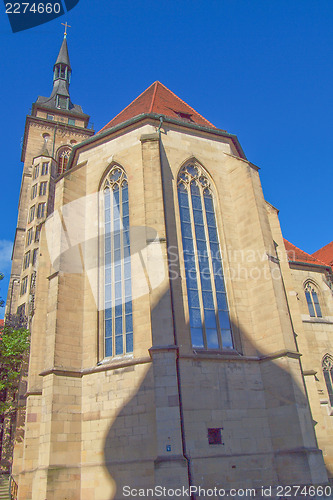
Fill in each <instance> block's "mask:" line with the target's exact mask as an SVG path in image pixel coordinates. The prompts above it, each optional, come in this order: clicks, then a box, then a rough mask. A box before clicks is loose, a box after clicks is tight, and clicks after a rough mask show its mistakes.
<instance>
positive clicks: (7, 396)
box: [0, 273, 30, 420]
mask: <svg viewBox="0 0 333 500" xmlns="http://www.w3.org/2000/svg"><path fill="white" fill-rule="evenodd" d="M3 278H4V275H3V274H2V273H0V281H2V280H3ZM3 306H4V300H3V299H2V298H1V297H0V307H3ZM26 326H27V320H26V318H25V317H20V316H19V315H17V314H12V315H8V316H7V317H6V319H5V325H4V326H3V327H2V329H0V417H2V418H3V417H4V416H6V415H7V414H9V413H10V412H11V411H15V409H16V406H17V405H16V395H17V389H18V384H19V380H20V375H21V370H22V364H23V361H24V357H25V354H26V353H27V352H28V349H29V343H30V336H29V331H28V330H27V328H26ZM0 420H1V418H0Z"/></svg>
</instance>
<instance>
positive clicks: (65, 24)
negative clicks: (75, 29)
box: [61, 21, 72, 37]
mask: <svg viewBox="0 0 333 500" xmlns="http://www.w3.org/2000/svg"><path fill="white" fill-rule="evenodd" d="M61 24H62V25H63V26H65V33H64V35H65V37H66V36H67V28H71V27H72V26H70V25H69V24H67V21H66V22H65V23H61Z"/></svg>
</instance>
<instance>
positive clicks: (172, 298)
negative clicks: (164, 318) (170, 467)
mask: <svg viewBox="0 0 333 500" xmlns="http://www.w3.org/2000/svg"><path fill="white" fill-rule="evenodd" d="M162 125H163V116H160V124H159V127H158V129H157V132H158V138H159V152H160V165H161V180H162V192H163V204H164V200H165V180H164V173H163V167H162V148H161V146H162V139H161V128H162ZM164 224H165V236H166V241H167V256H168V270H169V262H170V255H169V248H168V241H169V238H168V224H167V211H166V207H165V204H164ZM169 284H170V298H171V310H172V324H173V336H174V342H175V346H176V347H177V357H176V372H177V385H178V398H179V412H180V430H181V438H182V448H183V456H184V458H185V460H186V463H187V475H188V482H189V486H190V487H191V486H193V481H192V470H191V460H190V457H189V456H188V455H187V450H186V439H185V427H184V411H183V400H182V393H181V377H180V368H179V351H178V341H177V332H176V328H175V319H174V318H175V311H174V296H173V289H172V284H171V277H170V273H169ZM191 499H192V500H195V496H194V494H193V493H192V494H191Z"/></svg>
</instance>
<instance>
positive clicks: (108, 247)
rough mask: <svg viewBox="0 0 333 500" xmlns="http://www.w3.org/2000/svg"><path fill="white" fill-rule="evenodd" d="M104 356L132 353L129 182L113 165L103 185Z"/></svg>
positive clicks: (123, 172) (121, 171) (118, 168)
mask: <svg viewBox="0 0 333 500" xmlns="http://www.w3.org/2000/svg"><path fill="white" fill-rule="evenodd" d="M103 194H104V224H105V237H104V263H105V267H104V301H105V318H104V328H105V330H104V331H105V356H106V357H109V356H117V355H122V354H126V353H131V352H133V318H132V284H131V252H130V233H129V205H128V183H127V177H126V173H125V171H124V170H123V169H122V168H121V167H120V166H118V165H115V166H114V167H113V168H112V169H111V170H110V172H109V174H108V176H107V178H106V180H105V181H104V184H103Z"/></svg>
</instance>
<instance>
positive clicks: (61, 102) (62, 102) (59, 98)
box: [57, 95, 68, 109]
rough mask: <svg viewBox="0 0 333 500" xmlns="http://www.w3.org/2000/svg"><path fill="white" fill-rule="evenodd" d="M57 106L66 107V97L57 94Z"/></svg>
mask: <svg viewBox="0 0 333 500" xmlns="http://www.w3.org/2000/svg"><path fill="white" fill-rule="evenodd" d="M57 108H60V109H68V97H63V96H61V95H58V96H57Z"/></svg>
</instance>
